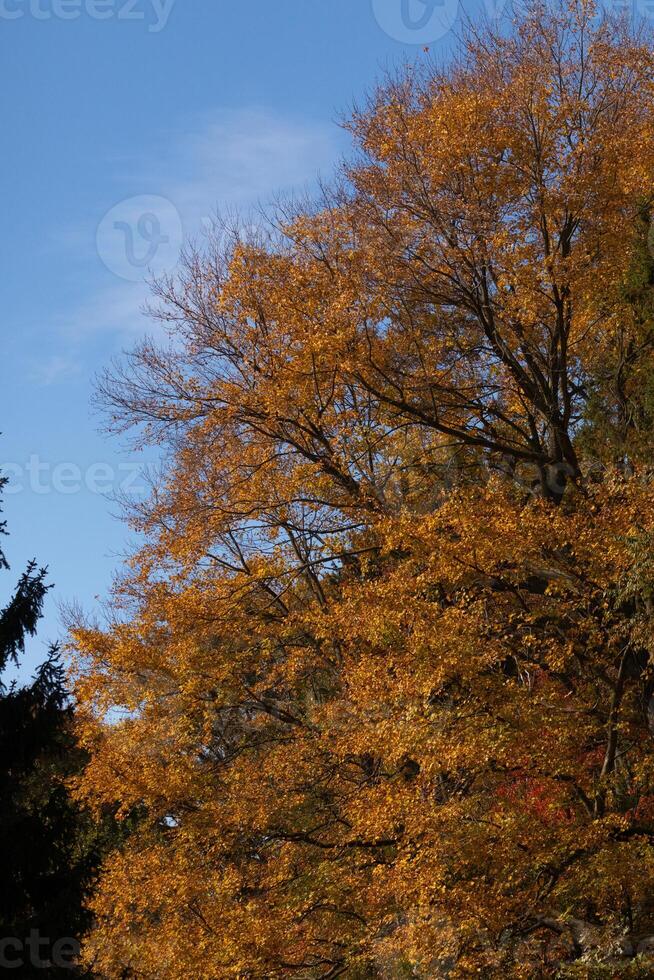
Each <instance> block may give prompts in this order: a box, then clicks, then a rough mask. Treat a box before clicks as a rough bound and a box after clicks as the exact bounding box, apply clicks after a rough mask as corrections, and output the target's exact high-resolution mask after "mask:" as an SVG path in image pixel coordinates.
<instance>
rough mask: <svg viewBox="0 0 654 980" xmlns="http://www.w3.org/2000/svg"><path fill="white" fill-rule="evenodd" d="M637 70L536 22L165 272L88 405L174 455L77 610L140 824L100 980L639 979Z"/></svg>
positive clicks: (355, 130)
mask: <svg viewBox="0 0 654 980" xmlns="http://www.w3.org/2000/svg"><path fill="white" fill-rule="evenodd" d="M653 84H654V54H653V52H652V48H651V46H650V45H649V43H647V41H646V40H645V39H642V38H639V37H637V36H635V35H634V34H633V33H631V32H630V31H629V30H628V29H627V27H626V25H625V24H624V23H623V22H619V21H613V20H611V19H607V18H599V17H597V15H596V11H595V10H594V9H593V8H592V7H591V6H590V5H589V4H586V3H580V4H572V5H571V6H564V7H562V8H559V9H556V10H554V11H551V10H549V9H548V10H546V9H544V8H541V7H532V8H530V9H529V10H528V11H527V13H526V14H524V15H523V16H521V17H520V18H519V19H518V21H517V22H516V23H515V24H514V25H513V27H512V29H511V30H510V31H508V32H504V33H492V32H490V33H485V34H483V35H479V36H474V35H473V34H470V35H469V36H468V37H467V38H466V40H465V41H464V42H463V43H462V45H461V48H460V51H459V54H458V57H457V59H456V60H455V61H454V62H453V63H452V64H451V65H450V66H448V67H447V68H446V69H444V70H441V69H439V68H438V67H437V66H435V65H429V66H428V67H418V66H413V67H411V68H409V69H407V70H406V71H404V72H402V73H400V74H399V75H398V76H397V77H394V78H392V79H390V80H388V81H387V82H386V83H385V84H384V85H382V86H381V87H380V88H379V89H378V90H377V91H376V92H375V93H374V94H373V95H372V97H371V98H370V100H369V102H368V104H367V105H366V106H364V107H363V108H361V109H360V110H358V111H356V112H355V113H354V115H353V117H352V119H351V122H350V129H351V132H352V135H353V138H354V142H355V146H356V153H355V155H354V157H353V158H352V159H351V160H350V161H349V162H348V163H347V164H346V165H344V168H343V172H342V173H341V175H340V176H339V178H338V179H337V180H335V181H334V183H333V185H332V186H331V187H330V188H329V189H328V190H325V192H324V195H323V196H322V198H321V199H320V200H319V201H318V202H315V203H312V204H302V205H295V206H288V207H285V208H281V209H280V212H279V213H278V215H277V216H276V219H275V221H274V222H273V223H272V224H271V226H270V227H269V228H268V229H266V230H265V231H263V230H262V231H261V232H259V233H256V234H254V233H250V234H244V233H239V232H238V231H235V232H234V233H233V234H232V235H231V236H225V235H223V236H222V238H221V239H220V241H217V242H216V243H214V245H213V246H212V247H211V248H209V249H208V250H204V251H199V252H193V251H191V252H189V253H188V254H187V256H186V261H185V266H184V271H183V273H182V274H181V276H180V277H179V278H176V279H173V280H168V281H163V282H161V283H160V284H159V286H158V297H159V300H160V304H159V306H158V313H157V315H158V316H159V317H160V318H161V319H162V320H163V321H164V322H165V323H166V324H167V325H168V326H169V328H170V333H171V342H170V345H169V347H168V348H166V347H157V346H155V345H154V344H153V343H151V342H146V343H144V344H142V345H141V346H140V347H139V348H138V349H136V350H135V351H134V353H133V354H132V355H131V356H130V357H129V358H128V360H127V361H126V362H123V363H122V365H120V366H118V367H117V368H116V370H115V371H114V372H113V373H112V374H111V375H109V376H108V377H107V378H106V380H105V383H104V385H103V393H104V398H105V401H106V402H107V404H108V405H109V407H110V410H111V415H112V422H113V424H114V425H115V426H116V427H118V428H126V427H131V426H137V427H138V428H139V431H140V438H141V439H143V440H144V441H146V442H147V441H155V442H157V443H159V444H160V445H161V446H162V447H163V453H164V457H165V461H166V465H165V466H164V468H163V470H162V472H161V474H159V475H158V476H157V477H156V478H155V480H154V484H153V491H152V495H151V498H150V500H149V502H148V503H147V505H145V506H143V507H142V508H140V509H138V510H135V511H134V512H133V513H132V521H133V523H134V525H135V527H137V528H138V529H139V530H140V531H142V532H144V535H145V543H144V545H143V547H142V548H141V549H140V550H139V552H138V553H137V554H136V555H135V556H134V558H133V560H132V561H131V563H130V564H129V566H128V567H127V568H126V570H125V574H124V576H123V578H122V580H121V582H120V583H119V584H118V586H117V587H116V590H115V593H114V597H113V604H114V611H113V617H112V619H111V622H110V623H109V624H108V626H107V627H106V628H104V629H100V628H98V627H94V626H91V625H85V624H83V623H77V624H73V638H74V646H75V650H76V657H77V668H76V677H77V686H76V695H77V698H78V700H79V704H80V714H79V722H78V725H79V733H80V738H81V739H82V743H83V745H84V747H85V749H86V751H87V752H88V753H89V764H88V766H87V768H86V771H85V773H84V775H83V777H82V778H81V780H80V782H79V789H78V791H79V793H80V795H81V797H82V798H83V799H84V800H85V801H87V802H89V803H90V804H91V805H92V806H96V807H97V806H103V805H111V806H115V805H117V806H119V807H120V808H121V812H122V813H123V814H124V815H125V816H127V815H129V814H133V813H134V812H138V813H139V814H140V819H139V822H138V825H137V828H136V829H135V831H134V833H133V834H132V835H131V836H130V837H129V839H128V841H127V843H126V845H125V847H124V848H123V849H122V850H121V851H120V852H117V853H114V854H113V855H111V856H110V858H109V859H108V860H107V861H106V863H105V866H104V869H103V873H102V875H101V879H100V884H99V888H98V891H97V894H96V896H95V898H94V902H93V912H94V915H95V927H94V929H93V930H92V931H91V933H90V935H89V937H88V939H87V943H86V951H85V955H86V957H87V961H88V962H89V963H90V962H93V963H94V964H95V965H96V967H97V968H98V969H99V970H100V971H101V973H102V975H104V976H107V977H124V976H127V975H129V976H134V977H143V978H153V980H154V978H171V980H172V978H178V977H179V978H181V977H186V976H193V977H198V978H207V980H209V978H215V977H221V978H222V977H226V978H227V977H234V978H236V977H238V978H251V980H255V978H269V977H280V978H281V977H298V978H306V980H318V978H321V980H327V978H333V977H337V976H344V977H348V978H350V980H357V978H373V977H389V978H396V977H402V976H407V977H409V976H414V977H436V976H441V975H442V976H445V975H448V976H452V977H468V976H474V975H482V976H484V977H489V978H492V977H497V978H503V977H507V976H511V977H518V978H519V977H525V978H526V977H535V976H544V977H547V976H552V977H554V976H596V975H600V976H602V975H605V976H619V975H624V976H639V975H642V976H647V975H650V974H648V973H647V970H648V969H651V961H650V962H649V967H648V963H647V950H648V943H647V941H646V937H648V936H650V935H651V934H653V933H654V903H653V899H652V895H653V894H654V858H653V856H652V855H653V853H654V852H653V850H652V841H653V836H654V768H653V761H654V757H653V754H652V747H653V742H652V737H653V735H652V732H653V731H654V721H653V718H654V701H653V700H652V696H653V693H654V679H653V677H652V671H651V651H652V647H651V642H652V641H651V635H652V630H651V627H652V616H653V613H654V607H653V605H652V602H653V596H654V591H653V589H654V571H653V569H654V565H653V562H654V559H653V558H652V555H653V551H652V536H653V535H654V516H653V515H654V506H653V505H654V484H653V483H652V476H651V471H650V469H649V450H650V446H651V439H652V427H651V413H652V408H651V390H652V377H653V375H652V349H653V343H654V319H653V318H652V309H653V306H652V303H653V296H654V294H653V293H652V282H653V281H654V280H653V277H652V268H653V265H654V263H653V260H652V253H651V247H652V235H651V232H650V228H651V224H650V208H651V204H652V201H654V111H653V110H654V102H653V94H654V93H653ZM636 953H639V955H638V956H635V954H636ZM602 970H604V971H605V972H604V973H602V972H601V971H602ZM593 971H595V972H593ZM598 971H599V972H598ZM638 971H642V972H638Z"/></svg>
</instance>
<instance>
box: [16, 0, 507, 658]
mask: <svg viewBox="0 0 654 980" xmlns="http://www.w3.org/2000/svg"><path fill="white" fill-rule="evenodd" d="M489 3H490V0H489ZM468 9H470V8H468ZM487 9H488V10H490V12H491V13H492V12H493V8H492V6H490V7H487ZM459 16H460V11H459V9H458V7H457V0H441V2H440V3H436V4H435V3H434V0H429V2H427V0H275V2H271V0H0V80H1V84H0V100H1V102H2V112H1V115H0V118H1V119H2V127H3V148H4V149H3V153H2V155H1V156H0V186H2V187H3V189H4V193H3V208H2V214H3V228H2V234H1V235H0V266H1V268H2V276H1V278H0V283H1V286H0V289H1V290H2V307H1V308H2V317H3V361H4V373H3V384H2V393H3V398H4V404H3V410H2V415H1V417H0V429H2V432H3V435H2V437H1V439H0V463H1V464H2V467H3V469H4V470H5V472H6V474H7V475H8V477H9V478H10V481H11V482H10V488H9V493H8V494H7V495H6V496H5V508H4V509H5V517H6V518H7V520H8V521H9V526H10V531H11V538H10V539H9V541H8V543H7V548H6V550H7V554H8V557H9V559H10V561H11V563H12V566H13V567H12V575H13V577H14V578H15V577H16V575H17V574H18V573H19V571H20V570H21V568H22V566H23V565H24V563H25V561H26V560H27V559H28V558H30V557H32V556H35V557H37V559H38V560H39V561H40V562H42V563H47V564H48V565H49V567H50V572H51V578H52V580H53V581H54V582H55V583H56V589H55V590H54V591H53V593H52V595H51V597H50V599H49V601H48V605H47V611H46V617H45V622H44V624H43V628H42V630H41V633H40V639H39V640H38V641H37V642H36V643H35V644H32V646H31V648H30V659H29V664H30V665H31V664H33V663H34V661H35V659H38V658H39V657H40V656H42V654H43V651H44V644H45V643H46V641H47V640H49V639H54V638H56V637H57V636H58V635H59V634H60V632H61V627H60V624H59V613H58V608H57V604H58V603H59V602H64V603H67V602H71V601H76V602H79V603H80V604H81V605H82V606H83V607H84V608H85V609H87V610H88V611H90V612H92V611H93V610H94V608H97V602H98V600H97V598H96V597H102V596H104V595H106V593H107V589H108V586H109V583H110V580H111V576H112V571H113V570H114V569H115V568H116V567H117V566H118V564H119V561H120V554H121V553H122V552H123V551H124V550H125V547H126V543H127V540H128V536H127V531H126V529H125V528H124V527H123V526H122V525H121V523H120V522H119V521H118V520H117V519H116V517H115V516H114V512H115V509H116V508H115V506H114V505H112V504H111V503H110V502H109V501H108V500H107V498H106V496H104V495H103V493H101V492H100V493H99V492H96V491H98V490H100V491H102V490H106V489H108V487H109V486H110V485H113V486H114V487H116V486H117V485H118V484H121V483H124V482H125V481H127V482H132V483H133V482H134V479H135V475H134V465H135V464H138V460H135V459H134V457H133V456H131V455H130V454H129V453H128V452H126V451H125V447H124V446H122V445H121V443H120V442H119V441H116V440H108V439H107V438H106V437H105V436H102V435H100V434H99V433H98V419H97V418H96V417H94V415H93V414H92V412H91V409H90V404H89V403H90V396H91V393H92V389H93V376H94V374H95V373H96V372H97V371H99V370H101V369H102V367H103V366H105V365H106V364H107V363H108V361H109V360H110V358H111V357H112V356H113V355H115V354H117V353H119V352H120V350H121V349H123V348H125V347H129V346H131V344H132V343H133V342H134V340H135V339H136V338H138V337H139V335H141V334H143V333H144V332H146V331H147V330H148V322H147V321H146V320H145V319H144V317H143V316H142V315H141V314H140V312H139V311H140V307H141V305H142V303H143V301H144V299H145V298H146V297H147V290H146V288H145V286H144V284H143V278H144V276H145V275H146V268H145V266H144V263H145V261H146V260H147V259H148V258H149V257H151V258H152V266H153V267H154V268H155V270H156V269H158V268H166V267H168V268H170V267H171V266H174V263H175V258H176V252H177V249H178V247H179V244H180V243H181V242H182V240H183V239H184V237H186V236H189V235H191V236H197V235H198V233H200V232H201V229H202V226H203V221H204V219H206V218H207V217H208V216H210V215H211V214H212V213H213V212H214V211H215V210H216V208H222V209H224V208H226V207H230V208H233V207H241V208H246V207H247V206H248V205H249V204H252V203H256V202H258V201H262V202H265V201H266V200H267V199H269V198H270V197H271V196H272V195H273V194H274V192H275V191H277V190H279V189H282V190H284V189H290V188H304V187H307V186H311V183H312V182H313V181H314V179H315V176H316V174H317V173H319V172H321V173H322V174H323V175H325V176H328V175H329V174H330V172H331V170H332V168H333V166H334V165H335V163H336V162H337V160H338V159H339V157H340V156H341V155H342V154H343V153H345V152H347V148H348V144H347V139H346V137H345V136H344V134H343V133H342V132H341V131H340V130H339V128H338V126H337V123H336V120H337V119H338V118H339V116H340V115H341V113H342V112H347V110H348V107H350V106H351V105H352V102H353V100H354V99H357V98H360V97H362V96H363V94H364V93H365V91H366V90H367V89H369V88H370V86H371V85H372V84H373V83H374V81H375V79H376V78H379V76H380V75H381V73H382V71H383V69H384V68H385V67H388V66H393V65H395V64H397V63H399V62H401V61H403V60H405V59H406V58H409V59H413V58H415V57H424V54H423V53H422V49H423V47H424V45H425V44H431V47H432V51H433V52H436V53H438V52H439V51H442V52H443V53H446V52H447V50H448V46H449V45H450V43H451V33H448V27H449V26H450V24H451V23H452V22H454V19H455V18H457V17H459ZM439 18H440V19H439ZM457 22H458V23H460V19H459V20H458V21H457ZM89 487H90V488H91V489H89ZM0 582H1V583H2V586H1V591H0V597H2V598H6V597H7V595H8V591H9V589H10V586H11V584H12V580H11V579H10V577H9V575H7V574H5V575H4V576H3V577H2V578H1V579H0Z"/></svg>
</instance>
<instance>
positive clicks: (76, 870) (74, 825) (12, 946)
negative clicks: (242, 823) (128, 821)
mask: <svg viewBox="0 0 654 980" xmlns="http://www.w3.org/2000/svg"><path fill="white" fill-rule="evenodd" d="M4 482H5V481H0V486H1V485H4ZM2 532H3V533H6V531H5V524H4V523H3V524H2ZM0 566H2V568H3V569H5V570H6V569H8V567H9V566H8V564H7V562H6V560H5V557H4V555H3V554H2V552H0ZM46 577H47V570H46V569H44V568H42V569H39V568H37V566H36V564H35V563H34V562H31V563H30V564H29V565H28V567H27V570H26V571H25V573H24V574H23V575H22V576H21V578H20V580H19V582H18V585H17V587H16V589H15V592H14V594H13V596H12V598H11V600H10V601H9V603H8V604H7V605H6V606H5V608H4V609H3V610H2V612H1V613H0V674H2V673H4V671H5V669H6V668H7V667H8V666H9V665H10V664H11V663H13V664H14V665H15V666H18V665H19V664H20V661H21V658H22V656H23V654H24V653H25V645H26V641H27V639H28V638H29V637H33V636H34V635H35V633H36V629H37V624H38V621H39V619H40V618H41V614H42V607H43V601H44V599H45V596H46V594H47V592H48V589H49V586H48V585H47V584H46ZM72 719H73V711H72V707H71V703H70V697H69V694H68V692H67V690H66V684H65V678H64V670H63V666H62V664H61V661H60V657H59V653H58V651H57V649H56V648H54V647H53V648H51V649H50V652H49V655H48V657H47V658H46V660H45V661H44V663H42V664H41V665H40V666H39V667H38V669H37V671H36V673H35V676H34V678H33V680H32V682H31V683H29V684H25V685H22V686H21V685H19V684H18V683H17V682H15V681H14V682H13V683H12V684H11V686H9V687H7V686H6V685H5V684H4V683H2V681H1V680H0V868H1V869H2V873H1V885H0V939H2V941H3V944H2V957H3V959H2V968H3V969H5V968H6V969H17V968H19V969H20V975H21V976H23V977H32V976H34V977H43V976H51V977H70V976H71V975H73V974H72V973H71V971H72V970H74V963H75V959H76V952H78V937H79V936H80V935H81V933H82V932H83V931H84V930H85V929H86V928H88V925H89V922H90V920H89V916H88V913H87V912H86V911H85V909H84V895H85V892H86V891H87V890H88V888H89V886H90V881H91V878H92V875H93V872H94V870H95V867H96V865H97V863H98V861H99V855H100V852H101V850H102V846H101V845H102V844H103V842H104V841H103V837H104V836H105V834H104V831H103V829H102V828H97V827H94V825H93V823H92V822H91V820H90V819H89V818H88V817H86V816H84V815H83V814H82V813H81V812H80V810H79V808H78V807H77V805H76V804H74V803H73V801H72V799H71V797H70V794H69V791H68V788H67V785H66V781H67V779H68V778H69V777H71V776H72V775H73V774H75V773H76V772H78V771H79V769H80V768H81V767H82V764H83V758H82V756H81V754H80V751H79V749H78V748H77V746H76V743H75V739H74V735H73V730H72ZM74 972H75V973H77V971H74ZM78 975H81V974H78Z"/></svg>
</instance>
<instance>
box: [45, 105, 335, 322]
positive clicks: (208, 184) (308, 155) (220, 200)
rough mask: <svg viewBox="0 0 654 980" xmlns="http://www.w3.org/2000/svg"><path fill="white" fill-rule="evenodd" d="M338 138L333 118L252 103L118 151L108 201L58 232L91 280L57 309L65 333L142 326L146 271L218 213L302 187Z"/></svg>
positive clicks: (322, 166) (328, 165) (171, 259)
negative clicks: (310, 117) (294, 114)
mask: <svg viewBox="0 0 654 980" xmlns="http://www.w3.org/2000/svg"><path fill="white" fill-rule="evenodd" d="M342 140H343V137H342V135H341V133H340V131H339V130H338V128H337V127H336V126H335V125H331V124H330V125H327V124H323V123H316V122H312V121H298V120H292V119H287V118H283V117H281V116H279V115H277V114H274V113H271V112H268V111H266V110H263V109H257V108H250V109H245V110H239V111H232V110H230V111H219V112H215V113H213V114H211V115H205V116H204V117H201V118H200V117H196V118H195V119H194V120H192V122H191V123H190V124H188V123H187V125H186V126H185V127H183V128H182V127H179V128H178V129H176V130H173V131H171V132H168V133H165V134H162V135H161V137H160V138H159V139H158V140H155V141H154V142H153V144H152V149H151V152H150V153H148V154H146V155H141V156H136V157H135V158H134V159H132V160H122V161H121V162H120V164H117V166H116V172H115V183H116V188H117V191H116V193H115V195H114V196H113V200H112V199H111V198H107V199H106V200H105V202H104V205H103V206H100V207H98V210H97V213H96V214H94V215H93V216H92V218H91V221H90V222H89V223H85V225H84V226H83V227H80V226H77V227H69V228H67V229H64V230H63V231H62V233H61V234H60V235H58V236H57V237H58V246H59V247H63V248H66V249H67V250H70V251H71V253H75V254H74V260H75V261H77V262H79V263H80V265H81V264H82V263H84V264H85V267H86V269H88V270H89V276H88V278H89V279H95V280H96V283H97V284H96V288H95V290H94V292H93V293H92V294H91V295H89V296H88V297H87V298H85V299H84V300H83V301H82V302H80V303H79V304H78V305H77V306H76V307H75V308H73V309H71V310H69V311H67V312H65V313H62V314H60V315H59V316H58V318H57V319H58V321H59V323H60V324H61V325H62V327H63V328H64V330H65V332H66V333H68V334H69V335H74V336H76V337H80V336H82V335H85V334H86V335H88V334H89V333H97V332H98V331H112V332H113V333H114V334H119V335H121V334H125V333H133V332H135V331H136V332H137V333H138V332H141V333H142V332H144V331H145V330H146V329H147V328H148V324H147V322H146V321H145V320H144V318H143V317H142V316H140V315H139V312H140V309H141V308H142V306H143V304H144V303H145V301H146V300H147V298H148V286H147V284H146V282H145V280H146V279H147V278H148V274H149V273H151V272H152V271H154V272H155V273H160V272H162V271H171V267H172V268H174V263H175V259H176V256H177V254H178V243H179V242H181V241H182V240H183V239H188V238H195V239H197V238H198V237H200V236H201V234H202V232H203V229H206V226H207V222H208V221H209V220H210V219H211V217H212V216H213V215H215V214H216V213H217V212H221V211H242V212H244V213H247V211H248V210H249V209H251V208H255V207H258V206H259V205H263V206H265V205H266V204H267V203H270V201H271V200H272V199H273V198H274V197H275V196H276V195H277V194H278V193H281V194H286V193H290V192H293V191H295V192H302V191H304V190H306V189H307V188H309V187H310V186H311V185H312V184H313V183H314V181H315V179H316V177H317V175H318V174H319V173H320V171H325V170H331V169H332V167H333V165H334V163H335V162H336V160H337V159H338V157H339V155H340V152H341V150H342ZM176 216H178V217H179V221H178V220H177V217H176ZM141 219H142V221H141ZM158 243H162V244H161V247H158ZM151 259H152V260H153V261H150V260H151ZM161 259H165V262H163V263H160V262H159V260H161ZM89 263H91V264H89Z"/></svg>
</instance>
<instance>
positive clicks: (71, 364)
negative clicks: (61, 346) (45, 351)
mask: <svg viewBox="0 0 654 980" xmlns="http://www.w3.org/2000/svg"><path fill="white" fill-rule="evenodd" d="M80 370H81V364H80V361H79V359H78V358H77V357H76V356H74V355H72V354H52V355H50V357H47V358H46V359H45V360H44V361H42V362H41V363H40V364H34V365H33V366H32V370H31V372H30V380H31V381H32V382H33V383H34V384H37V385H42V386H44V387H45V386H47V385H53V384H60V383H61V382H63V381H68V380H69V379H70V378H72V377H74V376H75V375H76V374H79V373H80Z"/></svg>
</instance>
